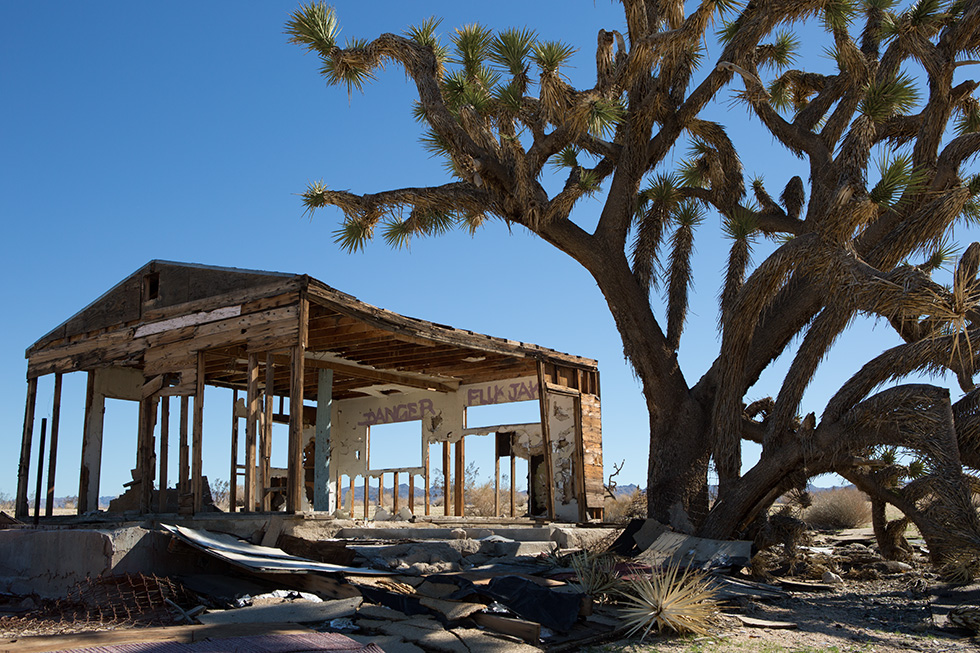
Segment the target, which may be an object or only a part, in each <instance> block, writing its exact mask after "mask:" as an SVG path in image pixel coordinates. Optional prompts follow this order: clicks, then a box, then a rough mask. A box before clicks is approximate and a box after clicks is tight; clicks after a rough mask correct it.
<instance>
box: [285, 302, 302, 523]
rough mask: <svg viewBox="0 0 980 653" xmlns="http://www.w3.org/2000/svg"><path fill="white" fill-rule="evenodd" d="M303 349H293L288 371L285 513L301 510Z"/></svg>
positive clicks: (300, 347)
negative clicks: (287, 446) (287, 458)
mask: <svg viewBox="0 0 980 653" xmlns="http://www.w3.org/2000/svg"><path fill="white" fill-rule="evenodd" d="M301 312H302V311H301ZM303 351H304V348H303V347H302V346H296V347H293V355H292V362H291V364H290V369H289V377H290V383H289V449H288V451H289V462H288V466H287V472H286V473H287V480H286V483H287V485H286V512H293V513H295V512H299V511H300V510H302V506H303V504H302V499H301V497H302V494H301V493H302V492H304V489H305V488H304V485H305V484H304V482H303V481H304V476H305V474H304V472H303V372H304V357H303Z"/></svg>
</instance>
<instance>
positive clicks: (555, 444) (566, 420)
mask: <svg viewBox="0 0 980 653" xmlns="http://www.w3.org/2000/svg"><path fill="white" fill-rule="evenodd" d="M547 402H548V405H547V409H548V432H549V434H550V437H551V467H552V475H553V477H554V482H555V488H554V492H555V517H557V518H558V519H563V520H567V521H577V520H578V517H579V514H578V500H577V498H576V496H575V478H574V471H573V468H572V460H573V458H574V456H575V431H576V424H575V399H574V397H570V396H567V395H561V394H553V393H548V394H547Z"/></svg>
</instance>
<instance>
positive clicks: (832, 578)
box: [822, 571, 844, 585]
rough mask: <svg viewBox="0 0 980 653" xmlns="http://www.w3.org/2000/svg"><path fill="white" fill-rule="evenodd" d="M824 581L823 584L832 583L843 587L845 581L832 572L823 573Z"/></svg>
mask: <svg viewBox="0 0 980 653" xmlns="http://www.w3.org/2000/svg"><path fill="white" fill-rule="evenodd" d="M822 580H823V582H825V583H830V584H832V585H843V584H844V579H843V578H841V577H840V576H838V575H837V574H835V573H834V572H832V571H825V572H823V577H822Z"/></svg>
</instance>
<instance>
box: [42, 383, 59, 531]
mask: <svg viewBox="0 0 980 653" xmlns="http://www.w3.org/2000/svg"><path fill="white" fill-rule="evenodd" d="M60 422H61V374H60V373H59V374H55V375H54V397H53V399H52V401H51V451H50V453H49V455H48V492H47V497H46V500H45V503H44V516H45V517H50V516H51V515H53V514H54V478H55V468H56V467H57V465H58V427H59V424H60Z"/></svg>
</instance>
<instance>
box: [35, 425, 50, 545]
mask: <svg viewBox="0 0 980 653" xmlns="http://www.w3.org/2000/svg"><path fill="white" fill-rule="evenodd" d="M47 430H48V418H47V417H42V418H41V440H40V442H38V445H39V446H38V450H37V488H36V489H35V490H34V525H35V526H37V524H38V522H39V521H40V520H41V485H43V483H44V436H45V433H46V432H47Z"/></svg>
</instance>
